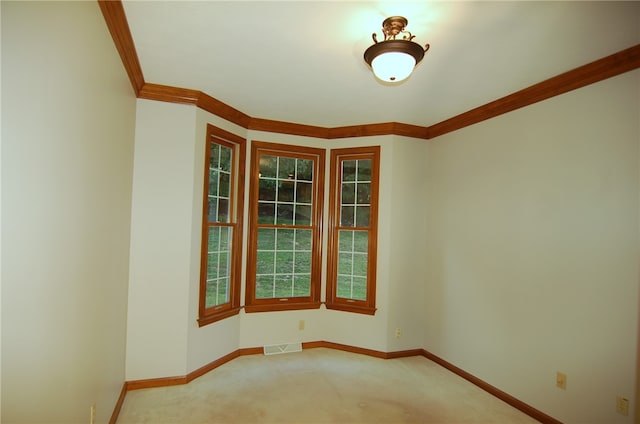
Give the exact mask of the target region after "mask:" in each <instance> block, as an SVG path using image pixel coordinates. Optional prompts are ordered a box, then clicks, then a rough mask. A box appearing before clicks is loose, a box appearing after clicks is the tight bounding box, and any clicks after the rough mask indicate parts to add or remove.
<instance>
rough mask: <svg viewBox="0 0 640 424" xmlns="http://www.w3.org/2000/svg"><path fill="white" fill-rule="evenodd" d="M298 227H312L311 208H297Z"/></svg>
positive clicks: (296, 222)
mask: <svg viewBox="0 0 640 424" xmlns="http://www.w3.org/2000/svg"><path fill="white" fill-rule="evenodd" d="M294 218H295V222H294V223H295V224H296V225H311V206H306V205H305V206H296V214H295V216H294Z"/></svg>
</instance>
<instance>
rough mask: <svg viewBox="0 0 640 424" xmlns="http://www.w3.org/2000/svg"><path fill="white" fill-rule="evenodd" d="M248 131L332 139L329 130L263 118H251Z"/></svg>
mask: <svg viewBox="0 0 640 424" xmlns="http://www.w3.org/2000/svg"><path fill="white" fill-rule="evenodd" d="M248 129H250V130H254V131H266V132H272V133H278V134H290V135H300V136H304V137H314V138H330V137H329V128H325V127H316V126H313V125H303V124H294V123H291V122H282V121H273V120H271V119H262V118H251V120H250V122H249V127H248Z"/></svg>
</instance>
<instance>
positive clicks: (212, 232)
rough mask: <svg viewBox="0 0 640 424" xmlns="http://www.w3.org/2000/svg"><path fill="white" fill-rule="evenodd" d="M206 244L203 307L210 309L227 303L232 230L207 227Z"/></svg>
mask: <svg viewBox="0 0 640 424" xmlns="http://www.w3.org/2000/svg"><path fill="white" fill-rule="evenodd" d="M208 231H209V239H208V242H207V273H206V293H205V307H206V308H210V307H212V306H217V305H220V304H223V303H227V302H228V301H229V281H230V274H231V254H230V252H229V248H230V246H231V234H232V229H231V228H228V227H209V230H208Z"/></svg>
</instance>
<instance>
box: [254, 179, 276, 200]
mask: <svg viewBox="0 0 640 424" xmlns="http://www.w3.org/2000/svg"><path fill="white" fill-rule="evenodd" d="M258 190H259V193H258V199H259V200H271V201H273V200H276V180H272V179H268V178H260V183H259V189H258Z"/></svg>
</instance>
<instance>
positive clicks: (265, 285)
mask: <svg viewBox="0 0 640 424" xmlns="http://www.w3.org/2000/svg"><path fill="white" fill-rule="evenodd" d="M274 278H275V276H274V275H258V276H256V298H257V299H266V298H271V297H273V291H274V288H275V285H274V281H275V280H274Z"/></svg>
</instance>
